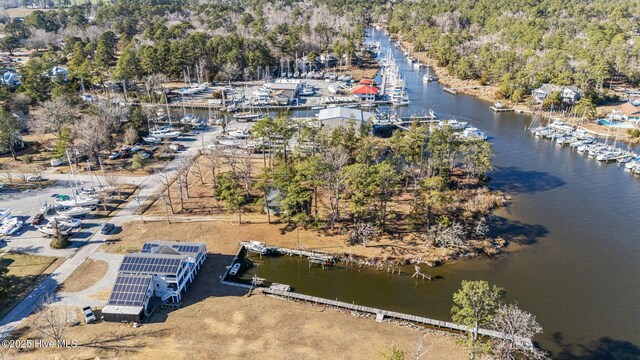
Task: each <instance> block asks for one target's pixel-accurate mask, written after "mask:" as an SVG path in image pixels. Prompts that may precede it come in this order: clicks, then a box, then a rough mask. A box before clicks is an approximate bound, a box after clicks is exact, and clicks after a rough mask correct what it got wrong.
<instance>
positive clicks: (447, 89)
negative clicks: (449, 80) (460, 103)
mask: <svg viewBox="0 0 640 360" xmlns="http://www.w3.org/2000/svg"><path fill="white" fill-rule="evenodd" d="M442 91H444V92H446V93H449V94H451V95H458V92H457V91H456V90H455V89H452V88H447V87H443V88H442Z"/></svg>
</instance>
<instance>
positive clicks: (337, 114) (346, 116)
mask: <svg viewBox="0 0 640 360" xmlns="http://www.w3.org/2000/svg"><path fill="white" fill-rule="evenodd" d="M375 118H376V116H375V114H374V113H370V112H367V111H362V110H359V109H354V108H345V107H339V106H336V107H329V108H326V109H322V110H320V112H319V114H318V122H319V123H320V127H324V126H328V127H338V126H349V125H350V124H351V123H355V125H356V126H360V125H363V124H365V123H366V122H367V120H372V121H373V120H374V119H375Z"/></svg>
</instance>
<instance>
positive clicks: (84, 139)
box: [73, 115, 112, 159]
mask: <svg viewBox="0 0 640 360" xmlns="http://www.w3.org/2000/svg"><path fill="white" fill-rule="evenodd" d="M73 132H74V145H75V147H76V148H78V149H79V150H80V151H82V152H84V153H85V154H86V155H87V156H89V158H91V159H97V158H98V157H99V156H100V152H101V151H103V150H105V149H107V148H108V147H109V146H110V145H111V140H112V138H111V126H110V124H109V123H107V122H105V121H103V119H101V118H99V117H97V116H95V115H88V116H85V117H83V118H82V120H80V121H77V122H76V124H75V126H74V128H73Z"/></svg>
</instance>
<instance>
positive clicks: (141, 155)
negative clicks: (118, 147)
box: [140, 151, 151, 159]
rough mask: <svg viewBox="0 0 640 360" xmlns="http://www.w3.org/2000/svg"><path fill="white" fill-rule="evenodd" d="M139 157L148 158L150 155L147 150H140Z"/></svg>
mask: <svg viewBox="0 0 640 360" xmlns="http://www.w3.org/2000/svg"><path fill="white" fill-rule="evenodd" d="M140 157H141V158H143V159H148V158H150V157H151V153H150V152H148V151H144V152H141V153H140Z"/></svg>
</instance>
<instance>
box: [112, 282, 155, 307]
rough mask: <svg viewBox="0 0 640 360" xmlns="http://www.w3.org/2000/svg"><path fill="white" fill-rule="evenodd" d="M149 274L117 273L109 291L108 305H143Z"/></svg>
mask: <svg viewBox="0 0 640 360" xmlns="http://www.w3.org/2000/svg"><path fill="white" fill-rule="evenodd" d="M150 282H151V276H149V275H147V276H139V275H118V277H117V278H116V283H115V285H114V286H113V290H112V291H111V297H110V298H109V305H115V306H143V303H144V298H145V296H146V294H147V289H149V283H150Z"/></svg>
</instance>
